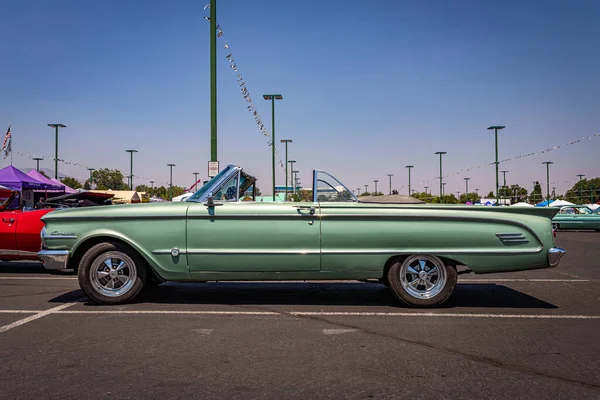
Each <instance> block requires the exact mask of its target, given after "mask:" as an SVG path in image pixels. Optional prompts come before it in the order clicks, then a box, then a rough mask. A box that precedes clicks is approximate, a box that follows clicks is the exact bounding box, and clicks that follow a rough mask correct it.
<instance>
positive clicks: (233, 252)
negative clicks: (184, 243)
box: [187, 249, 321, 255]
mask: <svg viewBox="0 0 600 400" xmlns="http://www.w3.org/2000/svg"><path fill="white" fill-rule="evenodd" d="M187 254H194V255H198V254H229V255H256V254H266V255H290V254H291V255H294V254H295V255H306V254H321V251H320V250H260V249H257V250H239V251H238V250H229V249H191V250H188V251H187Z"/></svg>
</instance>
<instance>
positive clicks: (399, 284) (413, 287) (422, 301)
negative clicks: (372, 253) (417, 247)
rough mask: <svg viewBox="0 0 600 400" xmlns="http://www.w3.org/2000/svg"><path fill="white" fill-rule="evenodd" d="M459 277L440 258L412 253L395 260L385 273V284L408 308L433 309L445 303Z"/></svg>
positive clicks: (454, 270)
mask: <svg viewBox="0 0 600 400" xmlns="http://www.w3.org/2000/svg"><path fill="white" fill-rule="evenodd" d="M457 278H458V274H457V273H456V269H454V267H452V266H449V265H446V264H445V263H444V262H443V261H442V260H441V259H440V258H439V257H436V256H432V255H427V254H414V255H411V256H408V257H406V258H405V259H404V260H401V261H397V262H396V263H394V265H392V267H391V268H390V270H389V271H388V282H389V285H390V289H391V291H392V293H393V294H394V296H395V297H396V298H397V299H398V300H400V301H401V302H403V303H404V304H407V305H409V306H413V307H433V306H438V305H440V304H442V303H443V302H444V301H446V300H447V299H448V298H449V297H450V295H451V294H452V292H454V288H455V287H456V281H457Z"/></svg>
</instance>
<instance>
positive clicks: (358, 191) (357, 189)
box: [356, 187, 360, 196]
mask: <svg viewBox="0 0 600 400" xmlns="http://www.w3.org/2000/svg"><path fill="white" fill-rule="evenodd" d="M356 193H358V196H360V188H359V187H358V188H356Z"/></svg>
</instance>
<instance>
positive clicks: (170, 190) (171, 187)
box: [167, 164, 175, 201]
mask: <svg viewBox="0 0 600 400" xmlns="http://www.w3.org/2000/svg"><path fill="white" fill-rule="evenodd" d="M174 166H175V164H167V167H169V168H170V170H171V171H170V176H171V178H170V180H169V200H171V201H173V167H174Z"/></svg>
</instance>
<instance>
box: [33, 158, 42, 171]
mask: <svg viewBox="0 0 600 400" xmlns="http://www.w3.org/2000/svg"><path fill="white" fill-rule="evenodd" d="M32 160H35V161H37V166H36V167H35V169H36V171H37V172H40V161H42V160H43V158H42V157H33V158H32Z"/></svg>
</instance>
